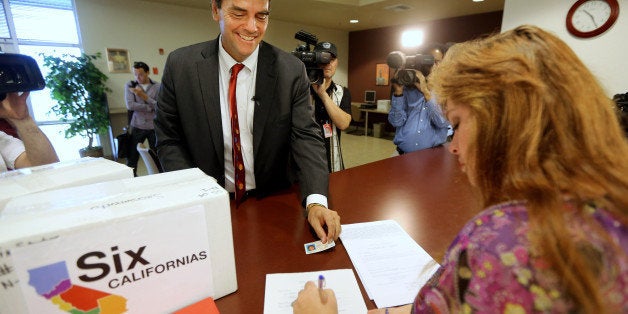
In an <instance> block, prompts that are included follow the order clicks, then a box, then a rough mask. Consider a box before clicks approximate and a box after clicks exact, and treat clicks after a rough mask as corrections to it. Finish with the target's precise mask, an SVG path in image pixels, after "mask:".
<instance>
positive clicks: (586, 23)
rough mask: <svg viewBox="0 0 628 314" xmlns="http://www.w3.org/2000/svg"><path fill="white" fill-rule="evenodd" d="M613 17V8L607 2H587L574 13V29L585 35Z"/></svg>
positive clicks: (572, 20) (598, 0) (597, 0)
mask: <svg viewBox="0 0 628 314" xmlns="http://www.w3.org/2000/svg"><path fill="white" fill-rule="evenodd" d="M609 17H611V6H610V5H609V4H608V3H607V2H606V1H600V0H595V1H587V2H585V3H584V4H582V5H581V6H579V7H578V8H577V9H576V11H575V12H574V13H573V17H572V18H571V22H572V24H573V27H574V28H575V29H577V30H579V31H581V32H583V33H586V32H591V31H594V30H596V29H598V28H599V27H600V26H602V25H604V23H606V21H608V18H609Z"/></svg>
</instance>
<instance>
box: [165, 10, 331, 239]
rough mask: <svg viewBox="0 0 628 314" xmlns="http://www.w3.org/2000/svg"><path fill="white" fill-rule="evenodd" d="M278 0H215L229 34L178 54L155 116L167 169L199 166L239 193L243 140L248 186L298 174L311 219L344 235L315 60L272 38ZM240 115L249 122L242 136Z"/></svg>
mask: <svg viewBox="0 0 628 314" xmlns="http://www.w3.org/2000/svg"><path fill="white" fill-rule="evenodd" d="M269 5H270V1H269V0H213V1H212V16H213V18H214V20H216V21H217V22H218V23H219V26H220V36H219V37H218V38H217V39H215V40H212V41H209V42H205V43H200V44H196V45H192V46H188V47H184V48H180V49H178V50H176V51H174V52H172V53H171V54H170V55H169V56H168V60H167V61H166V66H165V69H164V75H163V77H162V88H161V91H160V93H159V98H158V101H157V116H156V118H155V131H156V134H157V150H158V154H159V160H160V161H161V164H162V167H163V168H164V170H165V171H172V170H178V169H184V168H190V167H199V168H200V169H201V170H203V171H204V172H205V173H207V174H208V175H210V176H212V177H214V178H215V179H216V180H218V182H219V183H220V184H221V185H222V186H224V187H225V188H226V189H227V190H228V191H229V192H234V191H235V189H236V188H237V187H236V182H235V181H236V175H237V173H236V169H235V167H234V164H233V160H234V159H236V155H235V152H234V150H233V148H234V146H235V147H236V148H237V149H240V148H241V151H242V158H243V165H244V172H245V174H246V175H245V176H244V177H245V179H246V180H245V186H246V190H247V191H248V193H250V194H252V193H251V191H254V192H255V194H256V195H257V196H258V197H263V196H266V195H268V194H271V193H275V192H277V191H280V190H283V189H286V188H288V187H289V186H290V185H291V180H290V178H291V177H292V175H293V174H294V175H296V177H297V178H298V182H299V188H300V191H301V199H302V200H303V204H304V205H305V206H306V211H305V212H306V215H307V219H308V222H309V223H310V225H311V226H312V228H313V229H314V231H315V232H316V234H317V235H318V237H319V238H320V239H321V240H322V241H323V242H324V243H325V242H327V240H328V239H337V238H338V236H339V235H340V217H339V216H338V213H337V212H335V211H333V210H330V209H328V208H327V197H326V195H327V192H328V173H327V161H326V156H325V147H324V145H323V140H322V135H321V134H320V131H319V128H318V125H317V124H316V122H315V120H314V117H313V107H312V105H311V103H310V96H309V95H310V94H309V86H310V84H309V80H308V78H307V75H306V72H305V66H304V65H303V63H302V62H301V61H300V60H298V59H297V58H295V57H294V56H292V55H291V54H289V53H286V52H284V51H281V50H280V49H278V48H276V47H273V46H271V45H269V44H268V43H265V42H263V41H262V38H263V36H264V33H265V31H266V27H267V25H268V15H269ZM237 64H243V65H244V67H243V68H242V70H240V72H237V70H236V72H235V73H237V74H234V76H237V85H235V86H237V88H233V89H235V91H236V92H235V95H230V93H231V91H230V90H232V88H231V87H230V85H231V84H232V83H234V82H232V81H231V80H230V75H231V74H232V73H233V72H232V66H234V65H237ZM235 86H234V87H235ZM232 98H235V99H237V110H236V111H237V113H235V115H236V116H237V120H238V121H237V122H232V118H233V117H232V116H233V113H232V112H233V111H234V110H232V109H230V103H231V101H230V99H232ZM231 123H235V124H234V125H237V127H236V128H233V129H234V130H237V128H239V132H237V135H236V134H233V135H232V127H231ZM234 138H239V142H238V144H236V145H233V143H234V142H232V140H233V139H234ZM240 143H241V146H240ZM238 160H239V159H238ZM324 227H326V228H327V231H325V229H324Z"/></svg>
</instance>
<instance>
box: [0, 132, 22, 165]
mask: <svg viewBox="0 0 628 314" xmlns="http://www.w3.org/2000/svg"><path fill="white" fill-rule="evenodd" d="M25 150H26V149H25V148H24V143H22V141H21V140H19V139H17V138H15V137H13V136H11V135H8V134H6V133H4V132H2V131H0V155H2V159H3V161H4V164H6V166H7V168H10V169H15V160H16V159H17V157H19V156H20V155H21V154H22V153H23V152H24V151H25Z"/></svg>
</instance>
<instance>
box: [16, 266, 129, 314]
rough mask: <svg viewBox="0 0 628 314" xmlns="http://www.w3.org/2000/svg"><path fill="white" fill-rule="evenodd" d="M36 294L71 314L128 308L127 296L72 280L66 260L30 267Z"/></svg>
mask: <svg viewBox="0 0 628 314" xmlns="http://www.w3.org/2000/svg"><path fill="white" fill-rule="evenodd" d="M28 274H29V281H28V284H29V285H31V286H32V287H33V288H35V290H36V291H37V294H39V295H40V296H42V297H44V298H46V299H48V300H50V301H51V302H52V303H53V304H55V305H57V306H58V307H59V309H61V310H63V311H66V312H69V313H72V314H119V313H124V312H126V311H127V309H126V299H125V298H123V297H121V296H119V295H115V294H109V293H107V292H102V291H98V290H94V289H90V288H86V287H82V286H78V285H74V284H72V282H71V281H70V274H69V273H68V268H67V266H66V265H65V261H62V262H58V263H55V264H50V265H46V266H42V267H38V268H33V269H30V270H29V271H28Z"/></svg>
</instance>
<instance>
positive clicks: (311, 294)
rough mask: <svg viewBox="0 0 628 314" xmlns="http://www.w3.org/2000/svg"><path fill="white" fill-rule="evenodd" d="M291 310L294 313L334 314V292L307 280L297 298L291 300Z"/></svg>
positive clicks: (336, 304) (335, 307)
mask: <svg viewBox="0 0 628 314" xmlns="http://www.w3.org/2000/svg"><path fill="white" fill-rule="evenodd" d="M323 280H324V279H323ZM319 281H320V279H319ZM319 285H320V284H319ZM292 311H293V313H295V314H310V313H311V314H325V313H333V314H336V313H338V303H337V301H336V294H334V291H333V290H331V289H324V288H323V287H322V286H321V287H320V288H319V287H318V286H317V285H316V284H315V283H314V282H313V281H308V282H307V283H306V284H305V287H304V288H303V290H301V291H299V296H298V297H297V299H296V300H295V301H294V302H292Z"/></svg>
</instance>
